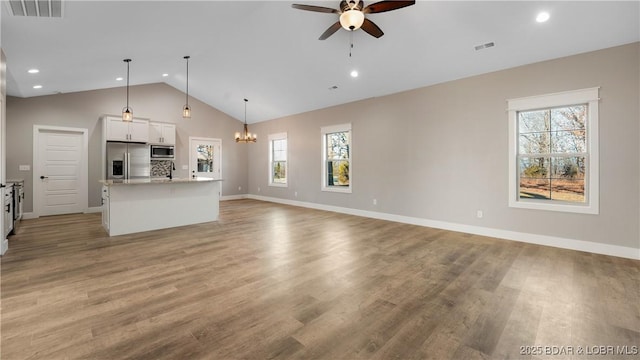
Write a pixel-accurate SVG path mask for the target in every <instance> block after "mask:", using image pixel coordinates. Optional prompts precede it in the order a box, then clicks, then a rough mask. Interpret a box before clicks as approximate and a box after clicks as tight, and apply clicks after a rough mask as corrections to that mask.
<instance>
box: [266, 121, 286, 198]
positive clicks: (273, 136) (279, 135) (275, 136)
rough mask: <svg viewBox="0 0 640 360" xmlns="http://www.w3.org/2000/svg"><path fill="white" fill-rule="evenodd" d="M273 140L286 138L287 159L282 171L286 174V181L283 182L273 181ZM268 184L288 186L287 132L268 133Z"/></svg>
mask: <svg viewBox="0 0 640 360" xmlns="http://www.w3.org/2000/svg"><path fill="white" fill-rule="evenodd" d="M273 140H287V161H286V163H285V166H284V173H285V174H287V181H286V182H285V183H284V184H283V183H276V182H273V171H272V164H273ZM268 179H269V186H274V187H285V188H286V187H289V140H288V139H287V133H286V132H283V133H277V134H270V135H269V177H268Z"/></svg>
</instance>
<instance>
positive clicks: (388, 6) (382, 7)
mask: <svg viewBox="0 0 640 360" xmlns="http://www.w3.org/2000/svg"><path fill="white" fill-rule="evenodd" d="M415 3H416V2H415V0H414V1H394V0H383V1H378V2H377V3H374V4H371V5H369V6H367V7H366V8H364V10H362V12H364V13H365V14H375V13H381V12H385V11H391V10H396V9H401V8H403V7H407V6H411V5H414V4H415Z"/></svg>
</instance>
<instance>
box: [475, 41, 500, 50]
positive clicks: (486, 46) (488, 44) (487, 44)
mask: <svg viewBox="0 0 640 360" xmlns="http://www.w3.org/2000/svg"><path fill="white" fill-rule="evenodd" d="M495 45H496V44H494V43H493V41H492V42H488V43H486V44H482V45H478V46H476V47H475V48H474V49H476V51H478V50H482V49H486V48H490V47H494V46H495Z"/></svg>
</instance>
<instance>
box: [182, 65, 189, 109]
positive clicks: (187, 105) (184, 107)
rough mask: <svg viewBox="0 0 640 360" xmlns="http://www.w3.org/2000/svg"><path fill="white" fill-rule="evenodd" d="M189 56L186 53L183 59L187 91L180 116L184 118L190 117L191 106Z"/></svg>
mask: <svg viewBox="0 0 640 360" xmlns="http://www.w3.org/2000/svg"><path fill="white" fill-rule="evenodd" d="M189 58H191V56H188V55H187V56H185V57H184V59H185V60H187V92H186V100H185V105H184V106H183V107H182V117H183V118H184V119H189V118H191V108H190V107H189Z"/></svg>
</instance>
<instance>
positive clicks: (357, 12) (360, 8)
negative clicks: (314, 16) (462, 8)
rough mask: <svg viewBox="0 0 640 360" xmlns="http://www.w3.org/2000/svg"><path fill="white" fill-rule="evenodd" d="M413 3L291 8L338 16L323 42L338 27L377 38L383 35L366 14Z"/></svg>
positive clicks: (387, 0)
mask: <svg viewBox="0 0 640 360" xmlns="http://www.w3.org/2000/svg"><path fill="white" fill-rule="evenodd" d="M415 3H416V2H415V0H414V1H395V0H383V1H378V2H377V3H373V4H370V5H368V6H366V7H365V6H364V2H363V1H360V0H348V1H346V0H342V1H340V8H339V9H333V8H328V7H324V6H314V5H302V4H292V5H291V7H292V8H294V9H299V10H307V11H315V12H321V13H329V14H339V15H340V20H339V21H338V22H336V23H335V24H333V25H331V26H330V27H329V28H328V29H327V30H326V31H325V32H324V33H322V35H320V37H319V38H318V40H324V39H326V38H328V37H329V36H331V35H333V34H334V33H335V32H336V31H338V30H339V29H340V27H342V28H344V29H345V30H348V31H355V30H358V29H360V28H362V30H364V31H365V32H366V33H367V34H369V35H371V36H373V37H376V38H379V37H381V36H382V35H384V33H383V32H382V30H381V29H380V28H379V27H378V25H376V24H375V23H374V22H373V21H371V20H369V19H367V18H366V17H365V15H366V14H375V13H381V12H385V11H391V10H397V9H400V8H403V7H406V6H410V5H414V4H415Z"/></svg>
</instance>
